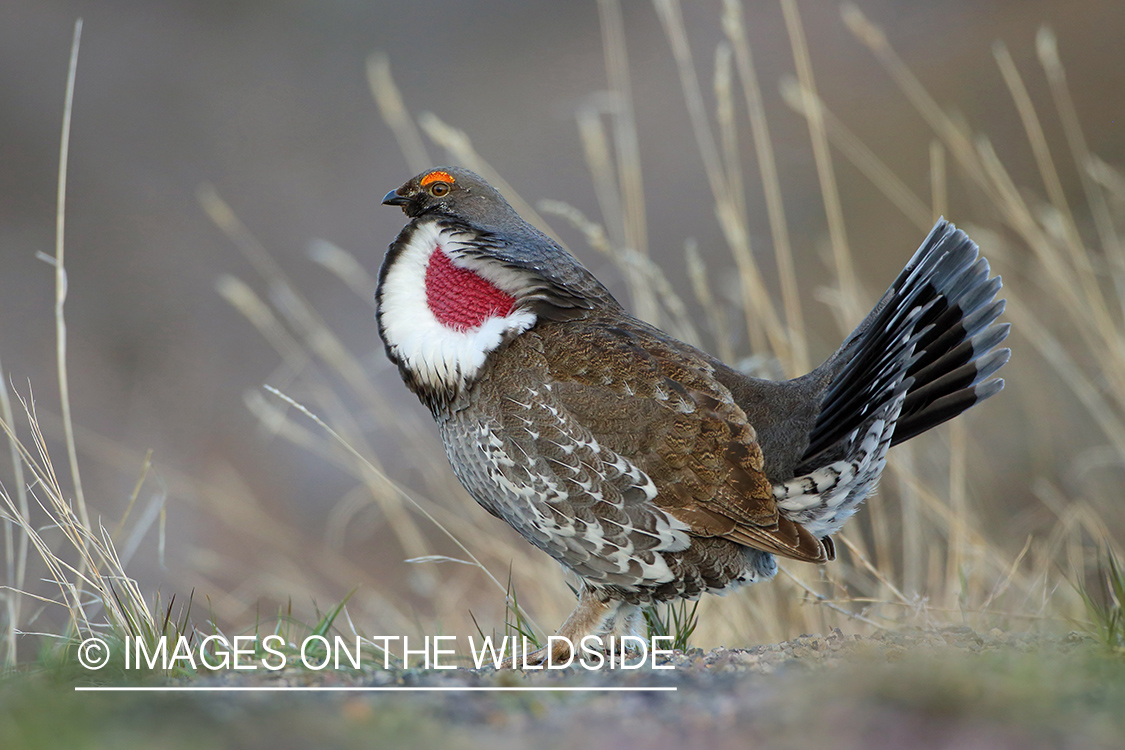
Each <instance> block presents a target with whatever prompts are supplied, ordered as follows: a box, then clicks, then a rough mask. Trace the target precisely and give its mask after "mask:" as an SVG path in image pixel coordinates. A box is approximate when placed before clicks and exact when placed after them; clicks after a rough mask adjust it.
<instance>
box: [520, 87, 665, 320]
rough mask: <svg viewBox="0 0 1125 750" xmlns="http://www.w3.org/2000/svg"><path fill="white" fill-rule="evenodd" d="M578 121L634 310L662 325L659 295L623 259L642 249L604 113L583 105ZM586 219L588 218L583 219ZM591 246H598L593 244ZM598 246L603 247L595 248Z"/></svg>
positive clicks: (611, 253)
mask: <svg viewBox="0 0 1125 750" xmlns="http://www.w3.org/2000/svg"><path fill="white" fill-rule="evenodd" d="M576 117H577V121H578V135H579V138H580V139H581V141H582V151H583V153H584V154H585V156H586V168H587V169H588V170H589V172H590V176H591V177H592V178H593V182H594V194H595V195H596V196H597V198H598V206H599V207H600V208H601V212H602V216H603V217H604V220H605V223H606V228H607V230H608V234H609V245H608V246H607V248H606V250H608V254H609V257H611V258H613V260H614V262H615V263H616V264H617V266H618V268H619V269H620V270H621V272H622V274H623V276H624V278H625V283H626V285H627V286H628V288H629V298H630V300H632V304H633V312H634V314H636V316H637V317H639V318H641V319H642V320H647V321H648V322H650V323H652V324H653V325H660V322H661V321H660V310H659V308H658V306H657V303H656V296H655V295H654V294H653V290H652V288H651V287H650V286H649V284H647V283H646V281H645V279H644V278H643V277H642V276H640V275H638V274H637V273H636V272H635V271H636V266H635V264H629V263H624V262H622V261H623V259H624V258H625V256H627V255H628V254H629V253H636V252H638V251H636V250H634V249H632V247H633V246H632V244H631V240H630V231H631V230H630V229H629V226H628V217H627V216H626V214H625V209H624V203H623V197H622V195H621V191H620V189H619V187H618V184H617V176H616V175H615V174H614V166H613V157H612V156H611V154H610V146H609V138H608V137H607V135H606V132H605V128H604V127H603V125H602V120H601V115H600V113H599V112H598V110H597V108H595V107H594V106H592V105H591V106H585V107H580V108H579V109H578V112H577V113H576ZM544 204H546V205H554V202H551V201H540V204H539V205H540V207H542V206H543V205H544ZM583 221H585V218H583ZM585 234H586V236H587V241H590V238H591V234H590V232H588V231H586V232H585ZM591 246H594V245H593V244H591ZM595 249H599V248H597V247H595Z"/></svg>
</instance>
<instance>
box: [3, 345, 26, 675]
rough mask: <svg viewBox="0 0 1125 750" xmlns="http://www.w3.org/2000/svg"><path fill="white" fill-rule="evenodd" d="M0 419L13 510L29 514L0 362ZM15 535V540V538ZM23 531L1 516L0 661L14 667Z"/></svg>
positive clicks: (23, 568) (23, 570) (22, 574)
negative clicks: (0, 647) (0, 617)
mask: <svg viewBox="0 0 1125 750" xmlns="http://www.w3.org/2000/svg"><path fill="white" fill-rule="evenodd" d="M0 419H2V420H3V422H4V424H6V425H12V429H13V434H12V435H8V451H9V454H10V455H11V459H12V477H13V481H14V483H15V486H16V499H15V503H14V506H15V509H16V512H18V513H19V515H20V516H21V517H23V518H28V517H29V512H30V509H29V506H28V502H27V484H26V482H25V479H24V472H23V461H22V460H21V459H20V453H19V449H18V448H17V447H16V438H15V437H14V429H15V420H14V419H13V413H12V400H11V397H10V396H9V395H8V376H7V375H6V374H5V372H4V367H3V365H2V364H0ZM17 537H18V539H17ZM29 542H30V540H29V539H28V536H27V532H26V531H24V529H23V527H22V526H21V525H19V524H17V523H15V521H14V520H13V519H10V518H7V517H5V518H4V563H5V567H4V579H5V581H6V583H7V586H8V589H7V591H6V593H5V595H4V605H5V609H6V610H7V612H8V618H7V623H8V628H7V633H6V635H5V637H4V641H3V643H4V659H3V664H5V665H6V666H9V667H11V666H14V665H15V664H16V661H17V659H18V644H17V643H16V635H17V631H18V630H19V627H20V617H21V615H22V610H23V606H22V605H23V599H22V597H21V596H20V595H19V593H18V592H20V591H22V590H23V588H24V582H25V580H26V578H27V555H28V544H29Z"/></svg>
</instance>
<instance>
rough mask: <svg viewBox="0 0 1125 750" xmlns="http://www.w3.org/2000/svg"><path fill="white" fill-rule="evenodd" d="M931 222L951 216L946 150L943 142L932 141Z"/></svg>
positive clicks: (934, 222)
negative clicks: (946, 174) (946, 171)
mask: <svg viewBox="0 0 1125 750" xmlns="http://www.w3.org/2000/svg"><path fill="white" fill-rule="evenodd" d="M930 204H931V210H930V222H931V224H936V223H937V221H938V219H940V218H941V217H942V216H947V215H948V214H949V185H948V184H947V183H946V177H945V148H944V147H943V146H942V145H941V141H939V140H936V139H935V140H932V141H930Z"/></svg>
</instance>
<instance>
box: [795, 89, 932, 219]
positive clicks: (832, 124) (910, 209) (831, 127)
mask: <svg viewBox="0 0 1125 750" xmlns="http://www.w3.org/2000/svg"><path fill="white" fill-rule="evenodd" d="M781 96H782V98H783V99H784V100H785V103H786V104H788V105H789V107H790V108H791V109H792V110H794V111H795V112H797V113H798V114H800V115H801V116H803V117H805V118H806V119H807V118H808V117H809V114H810V112H811V111H812V109H813V108H815V109H816V110H817V111H819V113H820V117H821V120H822V121H823V123H824V128H825V132H826V133H827V134H828V140H829V142H830V143H831V144H832V145H834V146H835V147H836V148H837V149H838V150H839V151H840V153H841V154H843V155H844V157H845V158H846V159H848V161H850V162H851V163H852V164H853V165H854V166H855V167H856V169H858V170H859V171H860V172H862V173H863V175H864V176H865V177H867V179H869V180H871V182H872V184H873V185H875V187H877V188H878V189H879V191H880V192H881V193H883V195H884V196H886V197H887V199H888V200H889V201H890V202H891V203H892V204H894V206H895V207H896V208H898V210H899V211H901V212H902V214H903V215H904V216H905V217H906V218H907V219H909V220H910V221H911V222H912V223H913V224H914V225H915V226H916V227H918V228H919V229H921V230H922V231H926V232H928V231H929V230H930V227H932V226H933V225H934V222H932V221H931V220H930V212H929V209H928V208H927V206H926V204H925V202H924V201H923V200H922V199H921V198H919V197H918V196H917V195H915V194H914V191H913V190H912V189H911V188H910V187H909V186H908V185H907V184H906V183H905V182H903V181H902V179H901V178H899V176H898V175H896V174H895V173H894V171H893V170H892V169H891V168H890V167H888V166H887V164H886V162H884V161H883V160H882V159H880V158H879V157H878V156H876V154H875V152H874V151H872V150H871V149H870V148H868V147H867V145H866V144H864V143H863V141H862V140H860V138H859V136H857V135H856V134H855V133H853V132H852V131H851V130H850V129H849V128H848V126H847V125H845V124H844V123H842V122H841V121H840V119H839V118H837V117H836V116H835V115H834V114H832V110H830V109H828V107H826V106H825V104H824V102H823V101H822V100H821V99H820V97H818V96H817V95H816V94H814V93H812V92H810V91H806V90H805V89H804V88H803V87H802V86H801V84H800V83H799V82H798V81H796V80H794V79H792V78H784V79H782V82H781Z"/></svg>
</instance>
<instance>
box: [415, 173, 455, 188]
mask: <svg viewBox="0 0 1125 750" xmlns="http://www.w3.org/2000/svg"><path fill="white" fill-rule="evenodd" d="M438 181H441V182H455V180H454V179H453V175H451V174H449V172H443V171H441V170H440V169H439V170H437V171H434V172H430V173H429V174H428V175H426V176H425V177H423V178H422V187H426V186H428V185H429V184H430V183H433V182H438Z"/></svg>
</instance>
